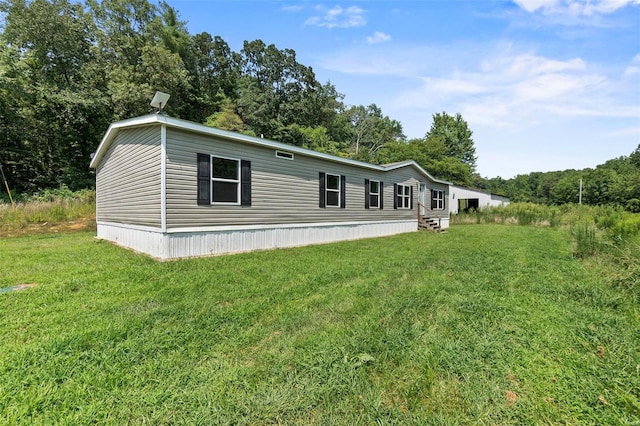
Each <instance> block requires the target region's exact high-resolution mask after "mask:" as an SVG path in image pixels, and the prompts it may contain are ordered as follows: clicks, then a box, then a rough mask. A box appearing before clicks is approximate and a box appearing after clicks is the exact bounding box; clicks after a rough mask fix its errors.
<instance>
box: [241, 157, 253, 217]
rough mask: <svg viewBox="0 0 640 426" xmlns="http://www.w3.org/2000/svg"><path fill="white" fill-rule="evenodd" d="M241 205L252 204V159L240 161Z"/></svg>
mask: <svg viewBox="0 0 640 426" xmlns="http://www.w3.org/2000/svg"><path fill="white" fill-rule="evenodd" d="M240 170H241V171H240V205H242V206H250V205H251V161H249V160H241V161H240Z"/></svg>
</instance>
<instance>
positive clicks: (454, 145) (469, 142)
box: [425, 112, 477, 172]
mask: <svg viewBox="0 0 640 426" xmlns="http://www.w3.org/2000/svg"><path fill="white" fill-rule="evenodd" d="M472 135H473V132H472V131H471V129H469V125H468V124H467V122H466V121H465V120H464V119H463V118H462V115H461V114H460V113H457V114H456V115H455V117H453V116H451V115H449V114H447V113H446V112H442V113H435V114H433V123H432V124H431V129H429V131H428V132H427V134H426V135H425V139H429V138H432V137H436V138H439V139H440V140H441V141H442V142H443V144H444V146H445V155H446V156H447V157H452V158H456V159H458V160H459V161H460V162H461V163H463V164H466V165H467V166H469V167H470V168H471V171H472V172H473V171H475V169H476V162H477V157H476V148H475V146H474V143H473V138H472V137H471V136H472Z"/></svg>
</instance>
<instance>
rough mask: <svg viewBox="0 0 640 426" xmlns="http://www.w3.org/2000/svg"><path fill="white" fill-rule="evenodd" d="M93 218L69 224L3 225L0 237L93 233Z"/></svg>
mask: <svg viewBox="0 0 640 426" xmlns="http://www.w3.org/2000/svg"><path fill="white" fill-rule="evenodd" d="M95 230H96V219H95V217H90V218H81V219H76V220H73V221H69V222H57V223H50V222H43V223H28V224H11V223H10V224H3V225H1V226H0V237H17V236H20V235H28V234H29V235H32V234H55V233H69V232H79V231H95Z"/></svg>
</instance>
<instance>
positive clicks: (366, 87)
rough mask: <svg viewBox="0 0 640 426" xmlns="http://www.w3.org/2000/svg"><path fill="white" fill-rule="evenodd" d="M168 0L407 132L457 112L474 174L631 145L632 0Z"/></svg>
mask: <svg viewBox="0 0 640 426" xmlns="http://www.w3.org/2000/svg"><path fill="white" fill-rule="evenodd" d="M168 3H169V4H170V5H171V6H173V7H174V8H176V9H177V10H178V12H179V13H180V17H181V19H182V20H184V21H187V26H188V29H189V32H190V33H191V34H197V33H199V32H204V31H206V32H208V33H210V34H211V35H214V36H215V35H219V36H221V37H222V38H223V39H224V40H225V41H226V42H227V43H229V45H230V47H231V48H232V49H233V50H236V51H239V50H240V49H241V48H242V43H243V41H244V40H255V39H261V40H262V41H264V42H265V43H267V44H275V45H276V47H278V48H279V49H285V48H290V49H293V50H295V51H296V54H297V58H298V61H299V62H301V63H302V64H304V65H308V66H311V67H312V68H313V70H314V72H315V73H316V76H317V79H318V80H319V81H320V82H321V83H325V82H327V81H330V82H331V83H332V84H334V85H335V86H336V88H337V90H338V91H339V92H340V93H343V94H344V95H345V99H344V102H345V103H346V104H347V105H369V104H372V103H375V104H376V105H378V106H379V107H381V108H382V111H383V113H384V114H385V115H388V116H389V117H391V118H393V119H396V120H398V121H400V122H401V123H402V125H403V128H404V132H405V134H406V135H407V136H408V137H409V138H413V137H422V136H424V134H425V133H426V132H427V131H428V130H429V128H430V126H431V121H432V115H433V114H434V113H436V112H443V111H444V112H447V113H449V114H451V115H454V114H455V113H458V112H459V113H461V114H462V116H463V118H464V119H465V120H466V121H467V123H468V124H469V127H470V128H471V130H472V131H473V139H474V142H475V147H476V152H477V155H478V169H477V171H478V172H479V173H480V175H482V176H484V177H496V176H501V177H503V178H510V177H513V176H515V175H518V174H527V173H530V172H535V171H542V172H544V171H553V170H565V169H582V168H587V167H595V166H596V165H598V164H602V163H604V162H605V161H607V160H609V159H612V158H616V157H619V156H621V155H629V154H630V153H631V152H632V151H633V150H634V149H635V148H636V147H637V146H638V144H640V0H589V1H587V0H514V1H498V0H449V1H444V0H442V1H434V0H425V1H415V0H414V1H403V0H399V1H382V0H370V1H347V2H344V1H329V2H316V1H286V0H284V1H269V0H263V1H242V0H239V1H233V0H224V1H221V0H217V1H204V0H203V1H186V0H168Z"/></svg>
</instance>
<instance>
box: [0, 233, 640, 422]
mask: <svg viewBox="0 0 640 426" xmlns="http://www.w3.org/2000/svg"><path fill="white" fill-rule="evenodd" d="M586 265H587V264H586V263H584V262H582V261H579V260H576V259H575V258H574V257H573V256H572V248H571V246H570V241H569V238H568V237H567V235H566V234H565V233H564V232H563V231H562V230H559V229H549V228H534V227H522V226H506V225H459V226H455V227H452V228H451V229H450V230H449V232H447V233H445V234H434V233H427V232H420V233H412V234H405V235H399V236H395V237H389V238H378V239H370V240H360V241H353V242H346V243H337V244H327V245H321V246H313V247H304V248H295V249H286V250H274V251H265V252H256V253H249V254H240V255H232V256H225V257H216V258H201V259H191V260H182V261H174V262H166V263H159V262H156V261H154V260H151V259H149V258H147V257H145V256H142V255H137V254H134V253H132V252H130V251H127V250H124V249H121V248H118V247H116V246H113V245H111V244H109V243H105V242H97V241H95V240H94V239H93V234H91V233H75V234H66V235H38V236H27V237H17V238H8V239H7V238H5V239H2V240H0V288H1V287H9V286H13V285H15V284H19V283H31V284H38V286H37V287H34V288H30V289H27V290H23V291H18V292H9V293H2V294H0V423H7V424H25V423H26V424H31V423H34V424H53V423H63V424H89V423H99V424H104V423H107V424H118V425H121V424H127V423H130V424H202V425H209V424H274V423H275V424H347V425H353V424H362V425H370V424H417V425H423V424H459V423H466V424H469V423H471V424H487V425H494V424H509V425H511V424H535V423H538V424H539V423H545V424H553V423H555V424H640V403H639V402H638V401H639V399H640V308H639V307H638V306H637V305H636V304H635V302H634V300H635V299H634V298H632V297H628V294H626V293H625V291H629V290H628V289H626V290H625V289H620V288H615V287H613V286H612V285H611V284H610V283H609V280H608V278H607V276H606V275H603V274H602V271H601V270H599V269H598V268H597V266H594V265H595V263H594V264H593V265H591V267H589V268H588V267H587V266H586Z"/></svg>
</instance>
